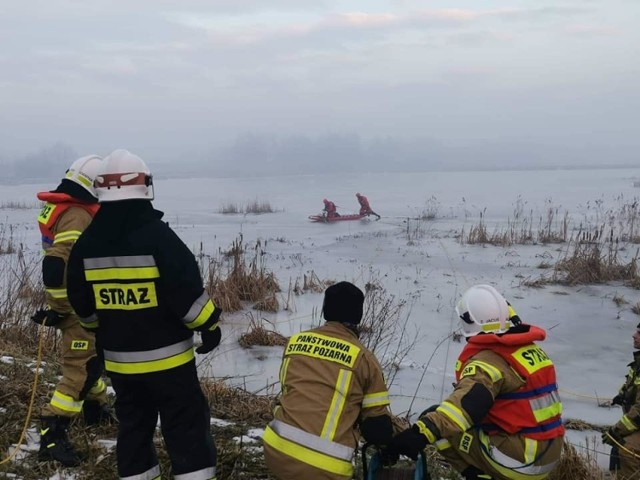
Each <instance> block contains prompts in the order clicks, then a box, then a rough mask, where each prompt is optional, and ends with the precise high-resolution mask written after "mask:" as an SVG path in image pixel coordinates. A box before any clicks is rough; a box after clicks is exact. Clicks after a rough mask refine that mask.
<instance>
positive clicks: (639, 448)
mask: <svg viewBox="0 0 640 480" xmlns="http://www.w3.org/2000/svg"><path fill="white" fill-rule="evenodd" d="M624 440H625V443H624V445H623V446H622V447H623V448H619V451H620V468H619V469H618V477H617V478H618V479H619V480H631V479H640V432H636V433H632V434H631V435H628V436H626V437H624Z"/></svg>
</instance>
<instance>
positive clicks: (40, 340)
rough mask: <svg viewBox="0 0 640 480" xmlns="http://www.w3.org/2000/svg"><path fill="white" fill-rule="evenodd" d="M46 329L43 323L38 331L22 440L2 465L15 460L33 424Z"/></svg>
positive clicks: (21, 433)
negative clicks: (31, 386)
mask: <svg viewBox="0 0 640 480" xmlns="http://www.w3.org/2000/svg"><path fill="white" fill-rule="evenodd" d="M44 329H45V326H44V321H43V323H42V325H40V328H39V331H38V356H37V358H36V369H35V375H34V377H33V388H32V389H31V398H30V399H29V407H28V409H27V418H25V421H24V426H23V427H22V432H20V439H19V440H18V443H17V444H16V447H15V448H14V450H13V452H11V453H10V454H9V456H8V457H6V458H4V459H2V460H0V465H3V464H5V463H8V462H10V461H11V460H13V459H14V458H15V456H16V455H17V454H18V452H19V451H20V447H21V446H22V444H23V443H24V439H25V437H26V436H27V430H28V428H29V424H30V422H31V414H32V413H33V404H34V403H35V398H36V388H37V387H38V377H39V375H40V364H41V362H42V346H43V345H44Z"/></svg>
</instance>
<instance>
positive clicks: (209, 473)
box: [173, 467, 216, 480]
mask: <svg viewBox="0 0 640 480" xmlns="http://www.w3.org/2000/svg"><path fill="white" fill-rule="evenodd" d="M173 478H174V480H215V478H216V467H207V468H203V469H202V470H197V471H195V472H189V473H182V474H180V475H174V476H173Z"/></svg>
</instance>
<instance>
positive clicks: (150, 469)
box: [111, 375, 160, 478]
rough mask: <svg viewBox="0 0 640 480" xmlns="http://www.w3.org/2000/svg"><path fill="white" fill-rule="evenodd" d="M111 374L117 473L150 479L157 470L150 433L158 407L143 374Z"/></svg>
mask: <svg viewBox="0 0 640 480" xmlns="http://www.w3.org/2000/svg"><path fill="white" fill-rule="evenodd" d="M131 377H132V378H127V377H126V376H115V375H114V376H113V377H112V378H111V383H112V385H113V388H114V389H115V391H116V402H115V408H116V415H117V416H118V420H119V422H120V423H119V424H118V443H117V446H116V455H117V461H118V475H119V476H120V477H121V478H126V477H131V476H134V475H141V474H144V473H147V474H148V475H149V478H155V477H154V476H153V475H152V474H153V473H154V472H156V471H157V475H158V476H159V474H160V470H159V468H158V459H157V456H156V451H155V448H154V446H153V433H154V431H155V428H156V423H157V421H158V409H157V406H156V402H155V399H154V398H153V391H152V390H150V388H148V387H147V384H146V379H144V377H145V375H132V376H131Z"/></svg>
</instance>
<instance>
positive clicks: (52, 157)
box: [0, 143, 77, 184]
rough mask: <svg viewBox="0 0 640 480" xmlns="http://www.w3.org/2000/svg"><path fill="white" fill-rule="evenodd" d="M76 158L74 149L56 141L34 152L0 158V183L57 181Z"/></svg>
mask: <svg viewBox="0 0 640 480" xmlns="http://www.w3.org/2000/svg"><path fill="white" fill-rule="evenodd" d="M76 158H77V154H76V151H75V150H74V149H73V148H72V147H70V146H69V145H66V144H64V143H56V144H54V145H52V146H50V147H46V148H42V149H40V150H38V151H36V152H34V153H30V154H28V155H25V156H22V157H18V158H6V157H3V158H2V160H0V163H2V167H3V169H2V170H3V176H2V179H0V183H5V184H7V183H11V182H14V181H34V182H39V181H54V183H55V181H58V180H59V179H61V178H62V177H63V175H64V172H65V170H66V169H67V168H68V167H69V165H70V164H71V162H73V161H74V160H75V159H76Z"/></svg>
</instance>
